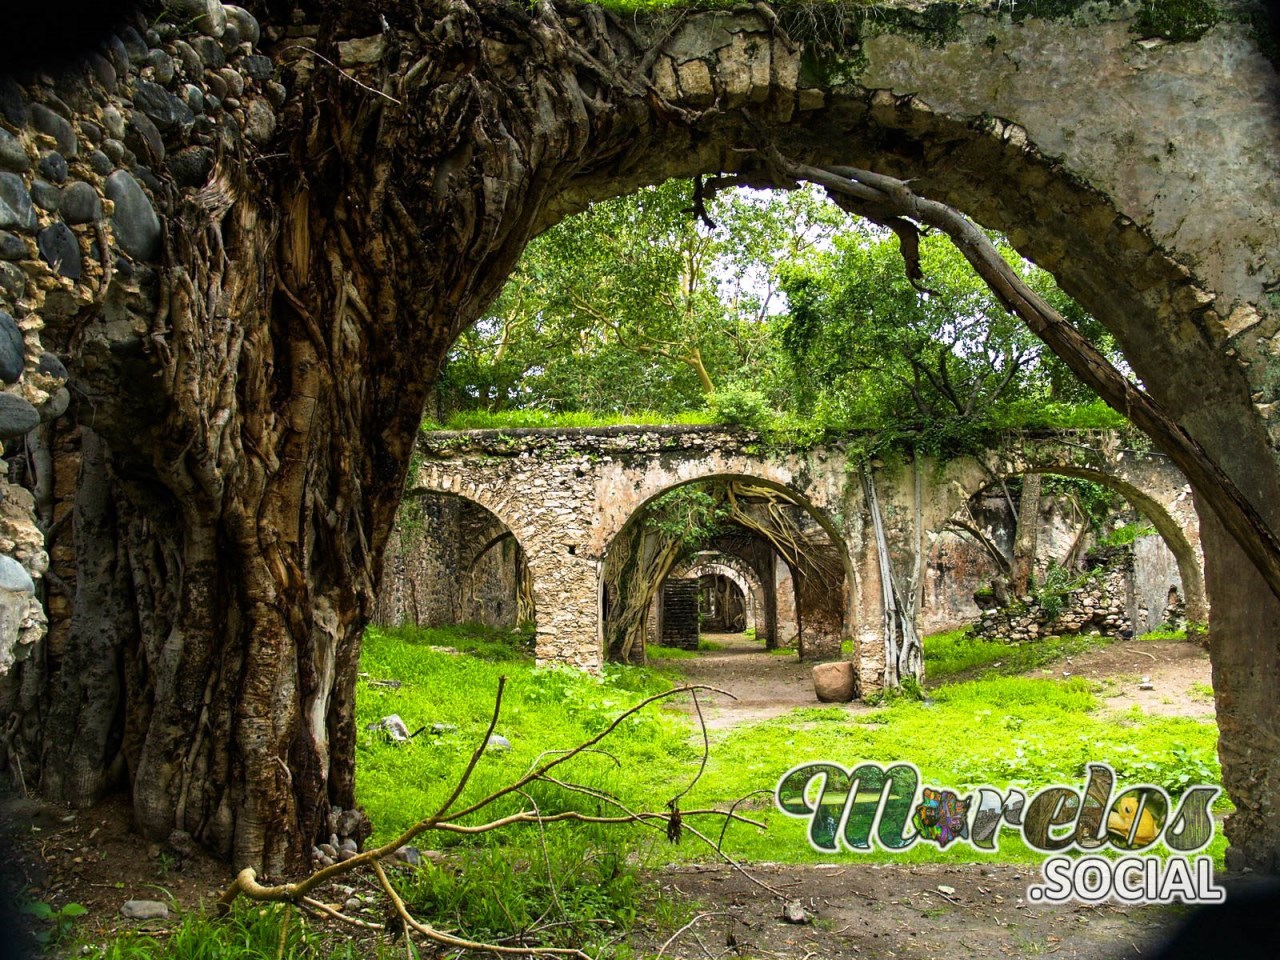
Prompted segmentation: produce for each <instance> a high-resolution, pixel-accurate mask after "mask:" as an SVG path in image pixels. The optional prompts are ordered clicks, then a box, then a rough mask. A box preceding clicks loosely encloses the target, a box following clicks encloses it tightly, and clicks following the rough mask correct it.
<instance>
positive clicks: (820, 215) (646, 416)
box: [430, 5, 1125, 456]
mask: <svg viewBox="0 0 1280 960" xmlns="http://www.w3.org/2000/svg"><path fill="white" fill-rule="evenodd" d="M942 6H944V5H935V7H939V8H940V7H942ZM945 6H948V7H949V8H951V5H945ZM929 9H930V10H932V9H934V8H933V7H931V8H929ZM952 9H953V8H952ZM907 15H908V13H907V12H902V16H907ZM910 16H911V17H915V16H916V14H915V13H910ZM925 20H928V21H929V22H930V23H932V22H933V21H932V20H930V19H929V18H928V17H925ZM935 25H936V24H935ZM929 29H932V28H929ZM693 193H694V188H693V186H692V185H691V184H690V183H688V182H687V181H669V182H667V183H665V184H663V185H661V186H658V187H652V188H647V189H643V190H641V191H639V192H637V193H635V194H633V195H631V196H629V197H622V198H618V199H614V200H609V201H606V202H602V203H597V204H594V205H592V206H591V207H590V208H589V209H588V210H586V211H585V212H583V213H582V214H580V215H578V216H575V217H572V218H569V219H568V220H565V221H564V222H563V223H561V224H560V225H558V226H557V227H555V228H553V229H551V230H549V231H547V232H546V233H544V234H543V235H541V236H540V237H539V238H538V239H537V240H535V241H534V243H533V244H531V245H530V247H529V248H528V250H527V251H526V253H525V256H524V257H523V259H522V260H521V262H520V264H519V266H518V268H517V270H516V271H515V273H514V274H513V276H512V278H511V280H510V281H509V283H508V285H507V286H506V288H505V289H504V291H503V293H502V295H501V297H500V298H499V300H498V301H497V303H496V304H495V305H494V308H493V310H492V311H491V313H490V314H489V315H488V316H486V317H484V318H482V319H481V320H480V321H479V322H477V323H476V324H475V326H474V327H473V328H472V329H470V330H469V331H467V332H466V333H465V334H464V335H463V337H462V338H461V339H460V340H459V341H458V343H457V344H456V345H455V347H454V349H453V350H452V351H451V353H450V355H449V360H448V363H447V364H446V366H445V368H444V370H443V371H442V374H441V379H440V383H439V408H440V416H441V418H442V420H443V422H444V424H445V425H446V426H447V427H448V428H450V429H479V428H497V429H502V428H514V427H519V426H556V427H573V426H583V427H586V426H603V425H609V424H615V423H623V422H628V423H641V424H653V423H656V422H661V421H666V422H680V423H707V422H714V423H721V424H734V425H740V426H745V427H749V428H753V429H756V430H758V431H760V432H761V433H762V434H763V435H764V438H765V439H766V440H767V441H768V442H769V443H770V444H772V445H776V446H788V447H804V446H810V445H813V444H816V443H819V442H822V441H824V440H827V439H829V438H831V437H833V436H837V435H839V436H844V435H849V434H855V435H858V440H857V441H856V442H855V443H854V444H853V446H852V447H851V450H852V452H853V454H854V455H855V456H856V455H859V454H861V455H872V454H879V453H883V452H888V451H907V450H920V451H923V452H932V453H937V454H941V455H952V454H957V453H964V452H972V451H974V450H976V449H979V448H983V447H987V446H990V445H992V443H993V442H994V441H996V440H997V439H998V436H999V435H1000V434H1001V433H1002V432H1004V431H1007V430H1010V429H1040V428H1043V429H1057V428H1116V427H1121V426H1123V425H1124V423H1125V421H1124V418H1123V417H1121V416H1120V415H1118V414H1116V413H1115V412H1114V411H1112V410H1111V409H1110V408H1108V407H1107V406H1106V405H1105V404H1103V403H1102V402H1101V401H1099V400H1097V399H1096V398H1095V397H1093V396H1092V395H1090V394H1089V393H1088V391H1087V390H1085V389H1084V388H1083V387H1082V385H1081V384H1080V383H1079V382H1078V381H1077V380H1076V379H1075V377H1074V375H1073V374H1071V373H1070V371H1069V370H1068V369H1067V368H1066V366H1065V365H1063V364H1062V363H1061V362H1060V361H1059V360H1057V359H1056V358H1055V357H1054V356H1053V355H1052V354H1051V353H1049V352H1048V351H1047V350H1045V349H1044V347H1043V345H1042V344H1041V342H1040V341H1039V340H1038V339H1036V338H1035V337H1034V336H1033V335H1032V334H1031V333H1030V332H1029V331H1028V330H1027V329H1026V328H1025V326H1023V324H1022V323H1021V322H1020V321H1018V320H1017V319H1016V318H1014V317H1012V316H1010V315H1009V314H1008V313H1007V312H1006V311H1005V310H1004V308H1003V307H1002V306H1001V304H1000V303H999V302H998V301H997V299H996V298H995V297H994V296H993V295H992V294H991V292H990V291H989V290H988V288H987V287H986V285H985V283H984V282H983V281H982V280H981V279H979V278H978V277H977V275H976V274H975V273H974V272H973V270H972V269H971V268H970V267H969V265H968V263H967V261H965V260H964V258H963V256H962V255H961V254H960V253H959V252H958V251H957V250H956V248H955V247H954V246H953V245H952V243H951V242H950V240H948V239H947V238H946V237H943V236H941V235H932V236H928V237H925V238H924V240H923V241H922V242H921V244H920V265H921V270H920V273H919V275H918V276H911V277H909V276H908V274H907V271H906V269H904V263H903V257H902V253H901V251H900V248H899V243H898V239H897V238H896V237H895V236H894V235H893V234H892V233H890V232H889V231H887V230H883V229H881V228H879V227H875V226H872V225H869V224H868V223H865V222H862V221H857V220H853V219H851V218H849V217H847V216H846V215H845V214H844V213H843V212H841V211H840V210H839V209H838V208H836V207H835V206H834V205H833V204H831V203H829V202H828V201H827V200H826V199H825V197H824V195H822V194H821V193H820V192H819V191H816V190H814V189H812V188H805V189H800V190H795V191H791V192H789V193H788V192H764V191H742V190H734V191H726V192H723V193H719V194H717V195H716V196H714V197H713V198H711V199H709V200H708V201H707V212H708V214H709V216H710V219H711V220H712V221H713V222H714V223H715V224H716V225H717V226H716V228H715V229H711V228H710V227H708V226H707V225H706V224H705V223H703V222H701V221H700V220H698V219H697V218H695V217H694V216H693V215H692V214H691V213H690V206H691V203H692V202H693V201H692V198H693ZM997 240H998V238H997ZM1000 249H1001V252H1002V253H1003V255H1004V256H1005V257H1006V259H1007V260H1008V261H1009V263H1010V264H1011V265H1012V266H1013V267H1014V269H1016V270H1017V271H1019V272H1020V273H1021V274H1022V276H1023V277H1024V278H1025V279H1026V280H1027V282H1028V283H1030V285H1031V286H1032V287H1034V288H1035V289H1036V290H1037V291H1039V292H1040V293H1041V295H1042V296H1044V297H1045V298H1046V299H1048V300H1049V301H1050V302H1051V303H1053V304H1054V306H1055V307H1057V308H1058V309H1059V310H1060V311H1061V312H1062V313H1063V315H1064V316H1066V317H1068V319H1069V320H1071V321H1072V322H1073V323H1074V324H1075V325H1076V326H1077V327H1078V328H1079V329H1080V330H1081V331H1082V332H1083V333H1084V334H1085V335H1086V336H1088V337H1090V338H1091V339H1092V340H1094V342H1095V343H1097V344H1098V345H1099V346H1100V347H1101V348H1102V349H1104V350H1105V351H1108V352H1110V353H1112V354H1113V355H1114V354H1115V346H1114V344H1113V342H1112V340H1111V338H1110V336H1109V335H1108V334H1107V333H1106V332H1105V331H1104V330H1103V328H1102V327H1101V326H1100V325H1099V324H1098V323H1097V322H1096V321H1094V320H1093V319H1092V318H1090V317H1089V316H1088V315H1086V314H1085V313H1084V312H1083V311H1082V310H1081V309H1080V308H1079V307H1078V306H1077V305H1076V304H1075V303H1074V302H1072V301H1071V300H1070V299H1069V298H1068V297H1066V296H1065V295H1064V294H1063V293H1062V292H1061V291H1060V290H1058V288H1057V286H1056V285H1055V284H1054V282H1053V280H1052V278H1051V277H1050V276H1049V275H1048V274H1047V273H1046V272H1044V271H1043V270H1040V269H1039V268H1037V267H1035V266H1034V265H1033V264H1031V263H1029V262H1027V261H1025V260H1023V259H1021V258H1020V257H1019V256H1018V255H1017V254H1016V253H1015V252H1014V251H1013V249H1012V248H1011V247H1010V246H1009V245H1008V244H1006V243H1003V242H1000ZM622 384H625V385H626V387H625V389H619V386H620V385H622ZM430 426H431V427H434V424H431V425H430Z"/></svg>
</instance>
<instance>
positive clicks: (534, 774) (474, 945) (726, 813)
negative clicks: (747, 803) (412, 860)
mask: <svg viewBox="0 0 1280 960" xmlns="http://www.w3.org/2000/svg"><path fill="white" fill-rule="evenodd" d="M505 688H506V678H505V677H502V678H500V679H499V681H498V690H497V692H496V694H495V696H494V707H493V714H492V716H491V717H490V720H489V724H488V726H487V727H486V728H485V732H484V735H483V738H482V739H481V740H480V742H479V743H478V744H477V746H476V748H475V750H474V751H473V752H472V754H471V758H470V759H469V760H468V762H467V765H466V767H465V768H464V769H463V771H462V774H461V775H460V776H459V778H458V782H457V784H456V785H455V786H454V788H453V790H452V791H451V792H450V794H449V796H448V798H447V799H446V800H445V802H444V803H443V804H442V805H441V806H440V808H439V809H438V810H436V812H435V813H433V814H432V815H431V816H429V817H426V818H425V819H423V820H420V821H418V822H417V823H416V824H414V825H413V826H412V827H410V828H409V829H407V830H406V831H404V832H403V833H402V834H401V835H400V836H399V837H397V838H396V839H395V840H392V841H391V842H389V843H386V844H383V845H382V846H380V847H376V848H374V849H371V850H366V851H363V852H362V853H358V854H356V855H355V856H354V857H351V858H350V859H348V860H344V861H340V862H338V863H335V864H332V865H331V866H327V867H324V868H322V869H320V870H316V871H314V872H313V873H311V874H310V875H309V876H307V877H305V878H304V879H302V880H300V881H297V882H294V883H284V884H277V885H274V886H264V885H263V884H260V883H259V882H258V880H257V875H256V873H255V872H254V870H253V869H252V868H246V869H244V870H241V871H240V873H239V874H238V875H237V876H236V878H235V880H234V881H232V883H231V884H230V885H229V886H228V887H227V889H226V890H225V891H224V892H223V894H222V896H221V897H220V898H219V899H218V913H219V915H223V916H225V915H226V914H227V912H228V911H229V910H230V908H231V906H232V904H233V903H235V901H236V900H237V899H238V898H240V897H245V898H247V899H249V900H253V901H257V902H265V903H289V904H294V905H296V906H299V907H301V908H303V909H305V910H308V911H309V912H311V913H312V914H318V915H319V916H321V917H323V918H326V919H331V920H335V921H338V922H341V923H345V924H347V925H349V926H353V927H356V928H358V929H362V930H368V931H392V932H394V931H396V930H397V929H399V928H400V927H403V930H404V932H405V935H406V936H410V935H411V934H417V935H418V936H420V937H422V938H424V939H425V940H427V941H429V942H430V943H432V944H434V945H435V946H437V947H442V948H445V949H448V950H459V951H463V952H478V953H490V954H505V955H512V956H517V955H518V956H564V957H576V958H581V960H591V958H590V957H589V955H588V954H586V953H585V952H583V951H582V950H581V949H578V948H576V947H548V946H529V945H507V944H502V943H484V942H480V941H476V940H470V939H468V938H466V937H462V936H458V935H455V934H453V933H448V932H446V931H443V930H440V929H438V928H437V927H434V926H432V925H431V924H429V923H425V922H423V921H421V920H419V919H417V918H416V917H414V916H413V914H412V913H411V912H410V911H409V908H408V906H407V905H406V904H405V903H404V900H403V898H401V897H400V895H399V894H398V892H397V891H396V889H395V886H394V884H393V883H392V882H391V879H390V878H389V877H388V876H387V873H386V871H385V870H384V869H383V866H382V862H381V861H382V860H384V859H386V858H388V857H392V856H394V855H395V853H396V852H397V851H398V850H399V849H400V848H401V847H403V846H405V845H406V844H407V843H409V842H410V841H412V840H413V839H414V838H415V837H417V836H419V835H420V834H422V833H425V832H428V831H436V832H441V833H454V834H464V835H477V834H482V833H488V832H490V831H493V830H498V829H501V828H503V827H509V826H515V825H518V824H533V825H536V826H537V827H538V830H539V834H540V842H541V846H542V852H543V859H544V861H545V866H546V868H547V871H548V875H550V872H551V863H550V859H549V856H548V854H547V847H546V841H545V829H546V826H547V825H548V824H553V823H570V822H572V823H593V824H638V825H641V826H649V827H653V828H656V829H659V830H663V831H664V832H665V833H667V835H668V836H669V837H673V839H678V836H679V834H680V833H681V832H682V831H683V830H688V831H689V832H690V833H692V834H693V835H694V836H696V837H697V838H698V839H700V840H701V841H703V842H704V843H706V844H707V845H708V846H709V847H710V848H711V849H712V850H713V851H714V852H715V853H716V854H717V855H718V856H719V857H720V858H721V859H723V860H724V861H725V862H726V863H728V864H730V865H731V866H732V867H733V868H734V869H736V870H738V871H739V872H740V873H742V874H743V875H744V876H745V877H747V879H749V880H751V881H752V882H753V883H755V884H757V885H758V886H760V887H761V888H762V889H764V890H766V891H768V892H769V893H770V894H772V895H773V896H776V897H779V898H782V894H781V893H780V892H779V891H777V890H775V889H774V888H772V887H770V886H769V885H768V884H766V883H764V882H763V881H760V880H758V879H757V878H755V877H753V876H751V874H750V873H748V872H747V871H746V869H745V868H744V867H743V866H742V865H741V864H740V863H738V862H737V861H736V860H734V859H733V858H732V857H729V856H728V855H727V854H725V853H724V852H723V851H722V850H720V849H719V844H717V843H713V842H712V841H711V840H710V839H709V838H708V837H707V836H706V835H705V834H703V833H702V831H700V830H698V829H697V828H695V827H692V826H690V825H688V824H687V823H686V822H685V821H686V819H687V818H689V817H703V816H715V817H721V818H723V819H724V821H725V825H726V826H727V824H728V823H729V822H731V821H735V820H736V821H738V822H740V823H746V824H750V825H751V826H754V827H759V828H761V829H764V827H765V824H764V823H762V822H760V821H758V820H752V819H749V818H747V817H744V816H741V815H740V814H738V813H736V808H737V805H738V804H737V803H735V804H734V805H733V807H732V808H730V809H729V810H721V809H718V808H709V809H697V810H687V811H681V810H680V809H679V800H680V799H681V798H683V797H684V796H685V795H686V794H687V793H688V792H689V791H690V790H691V789H692V788H693V786H694V785H695V784H696V783H697V782H698V780H699V779H700V777H701V776H702V773H703V771H704V770H705V769H706V764H707V756H708V754H709V751H710V739H709V738H708V736H707V731H706V722H705V719H704V717H703V715H702V711H701V707H700V705H699V703H698V698H697V692H698V691H699V690H706V691H710V692H713V693H719V694H722V695H724V696H727V697H730V698H731V699H732V698H733V695H732V694H730V693H728V692H727V691H725V690H721V689H719V688H717V687H712V686H709V685H706V684H688V685H685V686H681V687H676V688H674V689H672V690H668V691H666V692H665V693H660V694H655V695H653V696H651V697H647V698H645V699H644V700H642V701H640V702H639V703H638V704H636V705H635V706H633V707H631V708H630V709H628V710H626V711H624V712H622V713H621V714H619V715H618V716H617V717H615V718H614V720H613V721H612V722H611V723H610V724H609V725H608V726H607V727H606V728H605V729H604V730H603V731H602V732H601V733H599V734H597V735H596V736H594V737H591V738H590V739H588V740H585V741H583V742H582V743H580V744H578V745H577V746H575V747H571V748H569V749H567V750H553V751H544V752H543V753H542V754H539V756H538V758H537V760H535V762H534V764H533V765H532V766H531V768H530V769H529V770H527V771H526V772H525V773H524V774H523V775H521V776H520V777H519V778H517V779H516V780H515V781H514V782H512V783H510V784H508V785H507V786H505V787H501V788H499V789H497V790H494V791H492V792H491V793H489V794H488V795H487V796H485V797H483V798H482V799H480V800H477V801H476V802H474V803H472V804H470V805H468V806H466V807H464V808H462V809H461V810H457V811H454V812H450V811H451V810H452V808H453V806H454V805H455V804H456V803H457V802H458V800H459V799H460V798H461V796H462V794H463V792H464V791H465V789H466V786H467V784H468V783H469V782H470V780H471V776H472V774H473V773H474V772H475V770H476V767H477V765H478V764H479V761H480V757H481V756H482V755H483V754H484V751H485V748H486V747H487V746H488V743H489V738H490V737H491V736H492V735H493V731H494V729H495V728H496V727H497V723H498V718H499V716H500V715H501V712H502V700H503V692H504V690H505ZM683 693H688V694H690V695H691V696H692V697H693V701H694V705H695V709H696V711H697V717H698V721H699V724H700V725H701V727H702V741H703V754H702V759H701V763H700V764H699V766H698V772H697V774H695V775H694V777H693V779H692V780H691V781H690V783H689V784H688V785H687V786H686V787H685V788H684V789H683V790H681V791H680V792H679V793H677V794H676V795H675V796H674V797H673V798H672V799H671V800H669V801H668V808H669V809H668V812H665V813H660V812H651V811H635V810H631V809H629V808H628V807H627V806H626V805H625V804H623V803H622V802H621V801H620V800H618V799H617V798H615V797H612V796H610V795H609V794H607V793H605V792H604V791H602V790H597V789H594V788H591V787H585V786H582V785H580V784H575V783H572V782H570V781H566V780H562V779H560V778H558V777H556V776H553V775H552V771H554V770H555V768H557V767H559V766H561V765H563V764H565V763H567V762H568V761H569V760H571V759H572V758H573V757H575V756H578V755H579V754H583V753H597V754H603V755H604V756H606V757H609V759H611V760H613V761H614V762H615V763H617V759H616V758H614V757H612V756H611V755H610V754H608V753H607V752H606V751H603V750H599V749H596V745H597V744H598V743H600V741H601V740H603V739H604V738H605V737H607V736H609V734H611V733H612V732H613V731H614V730H616V729H617V728H618V726H619V725H620V724H621V723H623V722H624V721H625V720H626V719H627V718H628V717H631V716H634V715H635V714H636V713H638V712H639V711H641V710H643V709H645V708H646V707H648V706H650V705H652V704H654V703H656V702H658V701H661V700H665V699H667V698H669V697H672V696H676V695H678V694H683ZM544 757H550V758H551V759H547V760H545V761H544V760H543V758H544ZM536 781H542V782H544V783H547V784H550V785H552V786H555V787H557V788H559V789H562V790H565V791H566V792H570V793H580V794H583V795H585V796H590V797H592V798H593V799H595V800H597V801H600V802H603V803H608V804H610V805H612V806H613V807H615V808H616V809H617V810H618V811H619V813H618V814H617V815H613V816H605V815H602V814H599V813H597V814H588V813H582V812H580V811H577V810H563V811H560V812H559V813H549V814H544V813H542V811H541V810H540V809H539V807H538V804H537V802H536V801H535V800H534V799H533V797H532V796H531V795H530V794H529V793H528V792H527V791H526V790H525V787H527V786H528V785H529V784H531V783H534V782H536ZM513 793H515V794H519V795H521V796H523V797H524V798H525V800H526V801H527V802H528V804H529V806H530V807H531V808H532V809H524V810H519V811H517V812H515V813H510V814H507V815H505V816H500V817H495V818H493V819H491V820H488V821H486V822H484V823H478V824H466V823H460V822H458V821H459V820H461V819H462V818H463V817H466V816H468V815H470V814H473V813H476V812H478V811H480V810H483V809H484V808H486V807H488V806H490V805H491V804H493V803H494V802H496V801H497V800H499V799H501V798H502V797H506V796H508V795H510V794H513ZM738 802H739V803H740V802H741V801H738ZM723 837H724V832H723V830H722V831H721V840H723ZM364 866H371V867H372V868H373V871H374V874H375V876H376V878H377V882H378V885H379V887H381V889H382V891H383V892H384V893H385V894H386V896H387V898H388V900H389V902H390V904H391V907H392V908H393V910H394V915H393V919H394V922H392V919H389V920H388V922H387V923H384V924H377V923H369V922H367V921H364V920H360V919H358V918H355V917H349V916H346V915H345V914H343V913H341V912H340V911H338V910H336V909H334V908H333V907H331V906H329V905H328V904H326V903H323V902H322V901H320V900H317V899H315V898H314V897H311V896H309V894H310V892H311V891H313V890H314V889H315V888H316V887H318V886H320V885H321V884H324V883H328V882H330V881H332V880H334V879H336V878H338V877H340V876H343V875H345V874H349V873H351V872H352V871H355V870H358V869H359V868H361V867H364ZM551 889H552V891H553V896H555V897H556V899H557V900H558V897H559V895H558V892H556V888H555V885H554V882H553V883H552V887H551ZM543 916H544V917H545V913H544V915H543ZM541 920H542V918H539V921H538V923H536V924H534V925H533V927H532V928H530V929H528V930H525V931H522V933H521V936H524V935H527V934H529V933H533V932H537V931H539V930H544V929H547V928H548V927H549V926H552V925H556V924H543V923H541Z"/></svg>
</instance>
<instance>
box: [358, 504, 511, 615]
mask: <svg viewBox="0 0 1280 960" xmlns="http://www.w3.org/2000/svg"><path fill="white" fill-rule="evenodd" d="M375 621H376V622H378V623H383V624H388V625H400V624H408V625H413V626H423V627H434V626H445V625H455V624H479V625H481V626H485V627H490V628H495V629H503V630H513V629H524V628H532V627H533V625H534V623H535V611H534V599H533V577H532V574H531V573H530V570H529V564H528V561H527V559H526V556H525V551H524V548H523V547H522V545H521V544H520V542H519V541H518V540H517V539H516V536H515V534H514V533H513V532H512V530H511V529H510V527H508V526H507V525H506V524H505V523H504V522H503V521H502V520H501V519H499V518H498V516H497V515H496V514H494V513H493V512H492V511H491V510H489V509H488V508H486V507H484V506H482V505H481V504H479V503H477V502H476V501H474V500H471V499H469V498H467V497H464V496H459V495H457V494H454V493H448V492H442V491H424V490H417V491H415V492H414V493H412V494H411V495H409V496H406V497H405V499H404V500H403V501H402V502H401V505H400V516H399V518H398V522H397V524H396V529H395V533H394V535H393V537H392V540H391V543H390V544H389V545H388V548H387V552H386V554H385V559H384V568H383V574H382V585H381V589H380V591H379V593H378V603H377V610H376V614H375Z"/></svg>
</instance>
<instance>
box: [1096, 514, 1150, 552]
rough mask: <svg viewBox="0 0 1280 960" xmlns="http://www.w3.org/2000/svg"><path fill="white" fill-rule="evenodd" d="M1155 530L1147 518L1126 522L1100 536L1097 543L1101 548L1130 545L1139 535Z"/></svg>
mask: <svg viewBox="0 0 1280 960" xmlns="http://www.w3.org/2000/svg"><path fill="white" fill-rule="evenodd" d="M1155 532H1156V528H1155V527H1154V526H1152V525H1151V523H1150V522H1149V521H1147V520H1142V521H1139V522H1137V523H1124V524H1121V525H1120V526H1118V527H1116V528H1115V529H1114V530H1112V531H1111V532H1110V533H1107V534H1104V535H1103V536H1101V537H1099V538H1098V544H1097V545H1098V546H1099V547H1101V548H1107V547H1124V546H1129V545H1131V544H1132V543H1134V541H1136V540H1137V539H1138V538H1139V537H1145V536H1149V535H1150V534H1153V533H1155Z"/></svg>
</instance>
